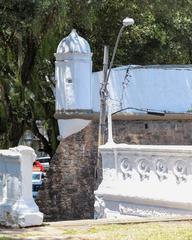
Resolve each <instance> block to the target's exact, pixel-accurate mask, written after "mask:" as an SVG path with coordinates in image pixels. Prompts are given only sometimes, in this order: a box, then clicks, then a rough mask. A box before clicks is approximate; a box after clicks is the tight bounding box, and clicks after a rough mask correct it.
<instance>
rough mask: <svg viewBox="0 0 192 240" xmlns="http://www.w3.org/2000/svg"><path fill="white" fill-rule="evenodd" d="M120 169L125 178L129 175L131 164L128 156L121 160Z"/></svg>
mask: <svg viewBox="0 0 192 240" xmlns="http://www.w3.org/2000/svg"><path fill="white" fill-rule="evenodd" d="M120 169H121V171H122V173H123V175H124V177H125V178H127V177H131V172H132V165H131V163H130V161H129V159H128V158H124V159H122V160H121V164H120Z"/></svg>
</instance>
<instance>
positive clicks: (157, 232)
mask: <svg viewBox="0 0 192 240" xmlns="http://www.w3.org/2000/svg"><path fill="white" fill-rule="evenodd" d="M1 234H2V235H1ZM1 234H0V240H10V239H64V240H69V239H70V240H192V222H191V221H182V222H179V221H178V222H153V223H128V224H127V223H126V224H106V225H83V226H62V225H60V226H52V225H51V224H50V225H49V226H45V227H40V228H35V227H34V228H26V229H20V230H18V231H17V232H15V231H13V232H12V231H11V230H9V231H8V232H6V233H5V232H4V233H3V232H1Z"/></svg>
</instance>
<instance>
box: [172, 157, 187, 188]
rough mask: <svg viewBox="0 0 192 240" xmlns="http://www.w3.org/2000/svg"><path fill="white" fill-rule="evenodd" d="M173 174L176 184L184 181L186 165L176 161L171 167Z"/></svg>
mask: <svg viewBox="0 0 192 240" xmlns="http://www.w3.org/2000/svg"><path fill="white" fill-rule="evenodd" d="M173 173H174V174H175V176H176V180H177V182H178V183H180V182H182V181H186V178H187V166H186V163H185V162H184V161H182V160H178V161H176V162H175V165H174V166H173Z"/></svg>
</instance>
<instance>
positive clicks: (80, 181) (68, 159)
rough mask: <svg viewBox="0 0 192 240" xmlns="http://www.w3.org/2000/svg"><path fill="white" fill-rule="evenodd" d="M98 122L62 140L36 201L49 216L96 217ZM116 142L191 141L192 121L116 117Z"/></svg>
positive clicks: (114, 125) (166, 142)
mask: <svg viewBox="0 0 192 240" xmlns="http://www.w3.org/2000/svg"><path fill="white" fill-rule="evenodd" d="M97 133H98V124H97V123H95V122H92V123H91V124H90V125H89V126H88V127H86V128H85V129H83V130H82V131H81V132H79V133H77V134H74V135H72V136H70V137H68V138H66V139H64V140H62V141H61V142H60V145H59V147H58V149H57V153H56V155H55V157H54V158H53V159H52V161H51V164H50V170H49V172H48V174H47V178H46V180H45V182H44V188H43V189H42V190H41V191H40V193H39V198H38V200H37V203H38V205H39V207H40V210H41V212H43V213H44V216H45V219H47V220H65V219H83V218H93V211H94V195H93V192H94V184H95V182H94V181H95V179H94V169H95V164H96V159H97ZM113 134H114V141H115V142H116V143H128V144H180V145H191V144H192V121H190V120H183V121H176V120H174V121H163V120H159V121H113Z"/></svg>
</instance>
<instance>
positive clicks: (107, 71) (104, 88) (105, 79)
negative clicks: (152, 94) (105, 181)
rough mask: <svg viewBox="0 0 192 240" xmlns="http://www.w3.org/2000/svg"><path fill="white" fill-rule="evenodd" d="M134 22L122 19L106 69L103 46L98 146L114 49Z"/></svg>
mask: <svg viewBox="0 0 192 240" xmlns="http://www.w3.org/2000/svg"><path fill="white" fill-rule="evenodd" d="M133 24H134V20H133V19H132V18H129V17H126V18H125V19H123V21H122V26H121V28H120V30H119V33H118V36H117V39H116V42H115V46H114V49H113V54H112V58H111V61H110V64H109V69H108V52H109V50H108V47H107V46H105V47H104V59H103V81H102V84H101V89H100V116H99V136H98V146H100V145H102V144H104V135H105V127H104V126H105V119H106V97H107V84H108V80H109V76H110V73H111V69H112V66H113V62H114V59H115V55H116V51H117V47H118V44H119V40H120V37H121V34H122V32H123V30H124V28H125V27H127V26H129V25H133Z"/></svg>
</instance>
